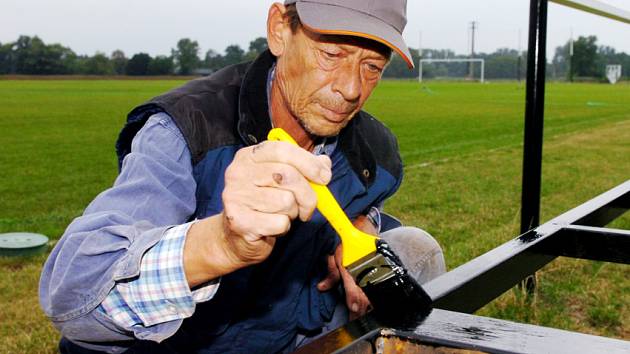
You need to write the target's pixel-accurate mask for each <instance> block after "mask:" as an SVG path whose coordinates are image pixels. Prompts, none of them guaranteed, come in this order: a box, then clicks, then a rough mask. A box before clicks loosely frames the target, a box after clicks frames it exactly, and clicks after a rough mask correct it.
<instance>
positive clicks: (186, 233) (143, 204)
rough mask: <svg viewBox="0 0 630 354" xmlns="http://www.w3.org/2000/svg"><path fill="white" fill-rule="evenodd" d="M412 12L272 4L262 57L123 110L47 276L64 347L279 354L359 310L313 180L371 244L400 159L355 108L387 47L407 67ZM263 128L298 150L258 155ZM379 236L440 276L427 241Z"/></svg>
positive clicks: (316, 2)
mask: <svg viewBox="0 0 630 354" xmlns="http://www.w3.org/2000/svg"><path fill="white" fill-rule="evenodd" d="M405 7H406V1H404V0H396V1H392V0H374V1H364V0H354V1H348V0H346V1H342V0H310V1H295V0H291V1H286V2H285V4H284V5H282V4H278V3H276V4H273V5H272V6H271V8H270V10H269V14H268V22H267V39H268V44H269V51H268V52H266V53H263V54H262V55H261V56H260V57H258V58H257V59H256V60H255V61H254V62H253V63H246V64H240V65H236V66H232V67H228V68H225V69H223V70H221V71H219V72H217V73H216V74H214V75H212V76H211V77H209V78H204V79H200V80H195V81H192V82H190V83H188V84H186V85H184V86H183V87H180V88H178V89H175V90H173V91H171V92H169V93H166V94H164V95H162V96H160V97H157V98H154V99H153V100H151V101H149V102H148V103H146V104H144V105H142V106H139V107H137V108H136V109H134V110H133V111H132V112H131V113H130V114H129V117H128V123H127V125H126V126H125V128H124V129H123V130H122V132H121V134H120V137H119V140H118V143H117V151H118V154H119V158H120V162H121V172H120V175H119V177H118V179H117V180H116V182H115V184H114V186H113V187H112V188H111V189H109V190H107V191H105V192H103V193H101V194H100V195H99V196H97V197H96V199H95V200H94V201H93V202H92V203H91V204H90V205H89V206H88V207H87V209H86V210H85V212H84V214H83V215H82V216H81V217H79V218H77V219H76V220H74V221H73V223H72V224H71V225H70V226H68V229H67V230H66V232H65V234H64V236H63V237H62V239H61V240H60V241H59V243H58V244H57V245H56V247H55V249H54V250H53V252H52V253H51V255H50V257H49V260H48V261H47V263H46V265H45V267H44V270H43V273H42V279H41V282H40V297H41V304H42V307H43V308H44V310H45V312H46V314H47V315H48V316H49V317H50V318H51V319H52V321H53V323H54V324H55V325H56V327H57V328H59V329H60V330H61V332H62V334H63V336H64V339H62V341H61V344H60V349H61V351H62V352H81V353H83V352H91V351H99V350H101V351H103V350H104V351H110V352H122V351H125V350H129V352H203V353H209V352H213V353H214V352H216V353H226V352H247V351H250V352H288V351H292V350H293V349H295V348H296V347H297V346H300V345H303V344H304V343H306V342H308V341H309V340H311V339H312V338H314V337H315V336H317V335H320V334H321V333H323V332H325V331H329V330H331V329H333V328H334V327H337V326H339V325H341V324H343V323H344V322H346V321H348V318H350V319H352V318H354V317H356V316H360V315H363V314H364V313H366V312H367V311H368V310H369V300H368V299H367V298H366V297H365V295H364V294H363V292H362V291H361V290H360V289H359V288H358V287H357V285H356V284H355V283H354V282H353V281H352V278H351V277H350V276H349V274H348V272H347V271H346V270H345V269H344V268H343V267H342V266H341V265H340V263H341V261H340V260H341V252H343V250H342V248H341V246H340V245H339V244H338V238H337V237H336V235H335V233H334V231H333V230H332V229H331V228H330V226H329V225H328V224H327V223H326V221H325V220H324V219H323V217H322V216H321V215H320V214H319V213H318V212H316V211H315V205H316V197H315V194H314V192H313V191H312V190H311V188H310V187H309V185H308V181H313V182H315V183H320V184H328V186H329V188H330V189H331V190H332V192H333V194H335V197H336V198H337V199H338V200H339V202H340V204H341V205H342V207H343V208H344V210H345V212H346V213H347V214H348V215H349V216H350V217H351V218H352V219H354V220H355V224H356V225H358V226H359V227H361V228H362V229H364V230H366V231H367V232H371V233H373V234H377V233H378V232H379V230H378V229H379V228H380V227H381V226H382V225H381V224H382V223H381V221H380V220H379V219H380V213H379V212H378V208H379V207H381V206H382V204H383V202H384V200H385V199H386V198H388V197H389V196H391V195H392V194H393V193H394V192H395V191H396V189H397V188H398V186H399V185H400V182H401V180H402V164H401V161H400V157H399V155H398V151H397V143H396V140H395V138H394V137H393V135H391V133H390V132H389V131H388V130H387V129H386V128H385V127H384V126H383V125H382V124H381V123H379V122H378V121H376V120H375V119H374V118H372V117H371V116H369V115H368V114H367V113H365V112H362V111H360V109H361V107H362V106H363V104H364V103H365V101H366V100H367V98H368V97H369V95H370V94H371V92H372V90H373V89H374V88H375V87H376V85H377V83H378V81H379V80H380V78H381V74H382V72H383V70H384V68H385V66H386V64H387V63H388V61H389V59H390V55H391V51H392V49H393V50H395V51H397V52H398V53H399V54H400V55H402V57H403V58H404V59H405V60H407V62H408V63H409V65H410V66H412V64H411V56H410V55H409V51H408V49H407V47H406V46H405V44H404V42H403V40H402V37H401V33H402V30H403V27H404V25H405V22H406V20H405ZM272 126H275V127H282V128H284V129H285V130H286V131H287V132H289V134H291V135H292V136H293V137H294V138H295V140H296V141H297V142H298V143H299V145H300V147H296V146H292V145H290V144H288V143H283V142H265V141H264V140H265V137H266V135H267V133H268V131H269V130H270V129H271V128H272ZM382 231H384V230H382ZM382 237H383V238H385V239H387V240H388V241H390V242H391V243H392V247H393V248H394V249H395V250H396V251H400V252H399V253H400V254H399V255H400V256H401V258H402V260H403V262H405V264H407V266H408V267H410V271H411V272H412V274H413V275H414V276H415V277H416V278H417V279H419V281H421V282H422V281H426V280H428V279H430V278H431V277H434V276H435V275H437V274H439V273H441V272H443V271H444V260H443V258H442V255H441V250H440V248H439V246H438V245H437V243H436V242H435V240H433V239H432V238H431V237H430V236H428V235H427V234H426V233H423V232H422V231H420V230H418V229H414V228H397V229H394V230H391V231H388V232H383V233H382ZM340 279H341V281H342V283H343V288H339V287H337V283H338V282H339V281H340ZM341 290H344V291H343V293H342V292H341ZM344 300H345V301H344ZM158 343H159V344H158Z"/></svg>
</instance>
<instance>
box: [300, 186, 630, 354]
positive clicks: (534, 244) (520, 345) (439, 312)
mask: <svg viewBox="0 0 630 354" xmlns="http://www.w3.org/2000/svg"><path fill="white" fill-rule="evenodd" d="M628 210H630V180H628V181H626V182H625V183H623V184H621V185H619V186H617V187H615V188H613V189H611V190H610V191H608V192H605V193H603V194H601V195H600V196H598V197H596V198H594V199H592V200H590V201H588V202H586V203H584V204H582V205H580V206H578V207H576V208H574V209H572V210H570V211H568V212H566V213H564V214H562V215H560V216H558V217H556V218H554V219H552V220H550V221H548V222H546V223H544V224H543V225H540V226H539V227H537V228H535V229H533V230H530V231H528V232H526V233H524V234H522V235H521V236H519V237H517V238H515V239H513V240H511V241H508V242H506V243H504V244H503V245H501V246H499V247H497V248H495V249H493V250H491V251H489V252H487V253H485V254H483V255H481V256H479V257H477V258H475V259H473V260H471V261H469V262H468V263H465V264H463V265H461V266H459V267H458V268H456V269H454V270H452V271H450V272H448V273H446V274H444V275H442V276H440V277H438V278H436V279H434V280H432V281H430V282H429V283H427V284H425V285H424V286H423V287H424V289H425V290H426V292H427V293H428V294H429V296H430V297H431V299H432V301H433V306H434V308H436V309H435V310H433V312H432V313H431V314H429V316H427V317H426V318H425V319H422V320H419V322H418V325H417V326H416V327H414V328H411V329H407V330H401V329H389V328H383V327H381V326H380V325H379V324H378V323H377V322H376V321H375V320H374V319H373V318H371V317H370V316H369V315H368V316H365V317H363V318H361V319H359V320H356V321H354V322H351V323H349V324H348V325H346V326H344V327H342V328H340V329H338V330H336V331H333V332H331V333H329V334H327V335H325V336H323V337H322V338H320V339H319V340H317V341H315V342H313V343H311V344H309V345H307V346H305V347H303V348H301V349H300V351H299V352H300V353H323V352H326V353H329V352H335V351H337V352H339V353H372V352H378V350H373V349H375V348H376V347H378V346H379V345H385V344H383V342H382V341H383V340H386V339H383V338H390V337H392V338H393V337H395V338H398V339H399V340H403V341H409V342H412V343H422V344H423V345H429V346H448V347H454V348H461V349H472V350H482V351H485V352H489V353H537V352H550V353H578V352H579V353H593V352H598V353H603V352H605V353H607V354H610V353H630V342H629V341H623V340H618V339H611V338H605V337H598V336H591V335H586V334H581V333H575V332H569V331H563V330H559V329H553V328H546V327H541V326H533V325H526V324H519V323H514V322H510V321H504V320H498V319H491V318H486V317H481V316H474V315H469V314H467V313H472V312H474V311H476V310H477V309H479V308H481V307H482V306H484V305H485V304H487V303H489V302H490V301H492V300H493V299H495V298H496V297H498V296H499V295H501V294H502V293H504V292H505V291H506V290H509V289H510V288H512V287H513V286H514V285H515V284H517V283H518V282H519V281H521V280H522V279H524V278H525V277H527V276H528V275H529V274H531V273H533V272H536V271H537V270H539V269H541V268H542V267H544V266H545V265H546V264H548V263H549V262H551V261H553V260H554V259H555V258H557V257H558V256H564V257H574V258H582V259H589V260H597V261H606V262H615V263H623V264H630V230H619V229H611V228H606V227H604V226H605V225H607V224H608V223H610V222H611V221H613V220H614V219H616V218H618V217H619V216H621V215H622V214H624V213H625V212H627V211H628ZM453 311H455V312H453ZM379 340H380V341H381V342H380V344H379V342H378V341H379ZM381 352H382V351H381Z"/></svg>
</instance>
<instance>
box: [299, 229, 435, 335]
mask: <svg viewBox="0 0 630 354" xmlns="http://www.w3.org/2000/svg"><path fill="white" fill-rule="evenodd" d="M379 237H381V238H382V239H383V240H385V241H386V242H387V243H388V244H389V245H390V247H391V248H392V249H393V250H394V252H395V253H396V255H398V257H400V260H401V261H402V262H403V264H404V266H405V268H406V269H407V271H408V272H409V274H410V275H411V276H412V277H413V278H414V279H416V281H418V283H420V284H424V283H426V282H428V281H429V280H431V279H433V278H435V277H437V276H439V275H441V274H443V273H445V272H446V264H445V263H444V255H443V254H442V248H441V247H440V245H439V244H438V243H437V241H436V240H435V239H434V238H433V237H432V236H431V235H429V234H428V233H427V232H426V231H424V230H422V229H419V228H417V227H407V226H402V227H397V228H395V229H391V230H389V231H386V232H383V233H381V234H380V235H379ZM346 323H348V308H347V307H346V304H345V301H340V302H339V303H338V304H337V307H336V308H335V313H334V314H333V317H332V319H331V320H330V322H328V323H326V324H325V325H324V328H323V331H322V333H320V334H318V335H316V336H313V337H306V336H303V335H300V334H298V336H297V338H296V345H297V347H300V346H303V345H305V344H308V343H310V342H312V341H313V340H315V339H317V338H319V337H321V336H322V335H324V334H326V333H328V332H330V331H333V330H335V329H337V328H339V327H341V326H343V325H344V324H346Z"/></svg>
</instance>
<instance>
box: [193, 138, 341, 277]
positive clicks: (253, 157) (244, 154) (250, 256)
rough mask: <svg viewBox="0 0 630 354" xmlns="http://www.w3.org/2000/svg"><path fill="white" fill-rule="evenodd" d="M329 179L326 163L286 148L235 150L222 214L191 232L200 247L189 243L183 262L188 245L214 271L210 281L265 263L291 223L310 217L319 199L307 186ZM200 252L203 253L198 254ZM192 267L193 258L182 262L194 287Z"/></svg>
mask: <svg viewBox="0 0 630 354" xmlns="http://www.w3.org/2000/svg"><path fill="white" fill-rule="evenodd" d="M330 178H331V161H330V158H328V157H327V156H323V155H322V156H315V155H313V154H311V153H310V152H308V151H306V150H304V149H302V148H300V147H297V146H294V145H292V144H290V143H286V142H276V141H265V142H263V143H260V144H258V145H255V146H250V147H247V148H243V149H241V150H239V151H238V152H237V153H236V155H235V157H234V160H233V161H232V163H231V164H230V165H229V166H228V168H227V169H226V171H225V188H224V190H223V195H222V198H223V213H221V214H220V215H217V216H216V217H211V218H208V219H204V220H202V221H201V222H197V223H196V224H195V225H193V226H192V227H191V229H190V231H189V234H188V238H189V239H191V238H197V239H198V241H200V242H195V241H192V242H189V241H191V240H187V242H186V246H185V249H184V261H185V262H186V252H187V248H188V245H189V243H190V247H191V248H192V249H189V250H188V251H189V252H190V254H191V255H192V254H197V257H199V256H201V258H202V260H203V261H202V262H201V263H200V265H203V267H205V269H206V270H209V269H214V270H215V271H210V272H208V271H206V274H204V276H203V278H206V279H205V280H206V281H207V280H210V279H212V278H208V276H210V274H212V275H214V277H215V278H216V277H217V276H220V275H224V274H227V273H230V272H232V271H234V270H237V269H239V268H242V267H246V266H248V265H252V264H256V263H260V262H262V261H264V260H265V259H266V258H267V257H268V256H269V254H270V253H271V250H272V249H273V246H274V244H275V242H276V238H277V237H280V236H283V235H284V234H286V233H287V232H288V231H289V228H290V227H291V221H292V220H293V219H295V218H298V217H299V218H300V220H302V221H307V220H309V219H310V218H311V215H312V214H313V211H314V210H315V207H316V205H317V196H316V195H315V192H314V191H313V189H312V188H311V186H310V185H309V184H308V181H313V182H315V183H319V184H324V185H325V184H328V182H329V181H330ZM200 224H202V225H200ZM198 225H199V226H198ZM191 236H193V237H191ZM194 236H196V237H194ZM197 247H200V248H197ZM200 251H203V253H204V254H203V255H199V254H198V253H199V252H200ZM195 262H196V261H192V258H191V265H190V267H189V265H188V264H187V263H185V268H186V276H187V279H188V282H189V284H191V285H192V286H194V285H196V284H200V282H199V280H197V281H193V279H197V277H195V276H194V274H190V276H189V271H188V269H190V270H191V272H190V273H195V272H198V271H201V269H199V268H197V267H196V266H194V265H193V263H195Z"/></svg>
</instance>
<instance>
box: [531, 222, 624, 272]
mask: <svg viewBox="0 0 630 354" xmlns="http://www.w3.org/2000/svg"><path fill="white" fill-rule="evenodd" d="M537 251H539V252H541V253H547V254H550V255H558V256H564V257H572V258H581V259H588V260H592V261H604V262H614V263H622V264H630V230H619V229H609V228H605V227H592V226H582V225H569V226H565V227H563V228H562V230H560V231H559V232H558V235H555V236H554V237H553V240H552V241H551V242H547V243H545V244H544V245H542V247H540V248H539V249H537Z"/></svg>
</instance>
